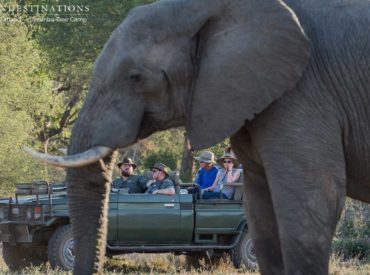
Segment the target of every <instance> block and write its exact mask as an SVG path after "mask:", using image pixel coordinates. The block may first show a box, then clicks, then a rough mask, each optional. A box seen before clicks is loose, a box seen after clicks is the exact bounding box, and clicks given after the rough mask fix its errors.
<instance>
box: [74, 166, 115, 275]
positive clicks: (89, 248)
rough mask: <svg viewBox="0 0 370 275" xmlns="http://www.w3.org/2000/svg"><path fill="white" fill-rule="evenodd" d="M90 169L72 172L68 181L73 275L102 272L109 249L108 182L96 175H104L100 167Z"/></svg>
mask: <svg viewBox="0 0 370 275" xmlns="http://www.w3.org/2000/svg"><path fill="white" fill-rule="evenodd" d="M91 166H99V169H96V167H95V170H94V168H92V167H91ZM91 166H89V167H86V168H83V169H79V170H77V171H73V172H70V173H69V176H68V178H67V182H68V200H69V209H70V217H71V223H72V229H73V237H74V241H75V243H74V244H75V245H74V249H75V256H76V257H75V265H74V269H73V274H79V275H80V274H83V275H85V274H86V275H87V274H97V273H99V274H100V273H102V268H103V264H104V257H105V249H106V234H107V215H108V202H109V191H110V188H109V184H108V182H109V180H108V179H107V178H105V179H104V181H102V179H101V177H102V174H103V175H104V173H102V174H100V173H98V172H96V171H99V172H101V164H99V163H97V164H94V165H91ZM74 172H75V173H74ZM90 176H91V177H90ZM102 182H105V184H102Z"/></svg>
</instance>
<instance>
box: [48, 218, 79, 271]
mask: <svg viewBox="0 0 370 275" xmlns="http://www.w3.org/2000/svg"><path fill="white" fill-rule="evenodd" d="M48 258H49V262H50V265H51V266H52V267H53V268H57V267H59V268H61V269H64V270H68V271H69V270H72V269H73V263H74V260H75V254H74V241H73V237H72V227H71V225H70V224H67V225H63V226H61V227H59V228H58V229H57V230H56V231H55V232H54V233H53V235H52V236H51V238H50V240H49V244H48Z"/></svg>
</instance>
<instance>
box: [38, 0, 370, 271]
mask: <svg viewBox="0 0 370 275" xmlns="http://www.w3.org/2000/svg"><path fill="white" fill-rule="evenodd" d="M368 26H370V5H369V2H368V1H367V0H327V1H323V0H311V1H307V0H171V1H168V0H167V1H166V0H164V1H159V2H155V3H152V4H149V5H144V6H140V7H136V8H134V9H133V10H131V11H130V12H129V14H128V16H127V17H126V18H125V19H124V20H123V22H122V23H121V24H120V25H119V26H118V27H117V28H116V30H114V32H113V33H112V34H111V36H110V38H109V39H108V41H107V42H106V44H105V46H104V48H103V50H102V52H101V53H100V55H99V57H98V58H97V60H96V62H95V64H94V72H93V75H92V79H91V83H90V88H89V92H88V94H87V97H86V99H85V101H84V104H83V106H82V108H81V110H80V113H79V118H78V120H77V121H76V123H75V124H74V127H73V130H72V136H71V139H70V143H69V146H68V156H54V155H44V154H41V153H38V152H35V151H33V152H32V154H33V155H34V156H35V157H38V158H40V159H42V160H43V161H45V162H48V163H51V164H53V165H57V166H62V167H67V176H66V181H67V182H68V196H69V207H70V214H71V220H72V225H73V234H74V238H75V240H76V261H75V266H74V274H91V273H99V272H101V271H102V264H103V259H104V254H105V238H106V234H107V203H108V199H109V196H108V194H109V185H110V182H111V180H112V169H113V163H114V159H115V154H116V153H115V152H116V149H118V148H124V147H127V146H129V145H131V144H133V143H135V142H136V141H138V140H140V139H143V138H146V137H148V136H150V135H151V134H152V133H154V132H156V131H161V130H165V129H169V128H173V127H179V126H185V129H186V131H187V134H188V136H189V139H190V142H191V144H192V146H193V148H194V149H201V148H207V147H210V146H211V145H213V144H215V143H217V142H220V141H222V140H224V139H225V138H226V137H230V141H231V145H232V148H233V150H234V152H235V154H236V156H237V157H238V159H239V160H240V162H241V163H242V165H243V167H244V178H245V182H244V192H245V202H246V216H247V218H248V221H249V223H248V230H249V231H250V233H251V234H252V239H253V244H254V247H255V253H256V256H257V259H258V264H259V267H260V271H261V273H262V274H327V273H328V262H329V256H330V249H331V241H332V238H333V235H334V231H335V227H336V224H337V222H338V219H339V218H340V214H341V211H342V209H343V207H344V204H345V198H346V196H349V197H351V198H354V199H357V200H361V201H364V202H370V169H369V167H370V108H368V106H370V91H369V87H370V81H369V80H370V65H369V64H370V35H369V32H368Z"/></svg>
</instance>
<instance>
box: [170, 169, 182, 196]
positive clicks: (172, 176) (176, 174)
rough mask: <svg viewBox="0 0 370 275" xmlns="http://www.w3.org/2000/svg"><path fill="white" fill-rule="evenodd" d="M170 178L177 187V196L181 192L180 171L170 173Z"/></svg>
mask: <svg viewBox="0 0 370 275" xmlns="http://www.w3.org/2000/svg"><path fill="white" fill-rule="evenodd" d="M168 177H169V178H170V180H172V181H173V183H174V185H175V192H176V194H178V193H179V192H180V173H179V171H170V172H169V173H168Z"/></svg>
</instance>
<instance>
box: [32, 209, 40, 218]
mask: <svg viewBox="0 0 370 275" xmlns="http://www.w3.org/2000/svg"><path fill="white" fill-rule="evenodd" d="M33 213H34V218H35V220H37V219H40V218H41V206H35V208H34V209H33Z"/></svg>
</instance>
